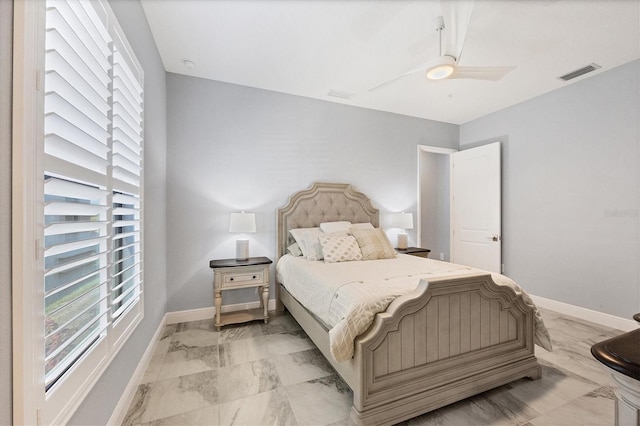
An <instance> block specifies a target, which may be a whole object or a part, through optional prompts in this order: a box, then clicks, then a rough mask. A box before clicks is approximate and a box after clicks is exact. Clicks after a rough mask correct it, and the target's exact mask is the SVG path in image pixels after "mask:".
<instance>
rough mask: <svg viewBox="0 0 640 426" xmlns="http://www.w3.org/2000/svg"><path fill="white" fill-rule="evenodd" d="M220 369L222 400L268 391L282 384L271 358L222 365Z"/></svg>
mask: <svg viewBox="0 0 640 426" xmlns="http://www.w3.org/2000/svg"><path fill="white" fill-rule="evenodd" d="M218 371H219V381H218V383H219V385H218V386H219V392H220V400H221V401H232V400H234V399H238V398H243V397H246V396H250V395H255V394H257V393H260V392H266V391H269V390H272V389H275V388H277V387H278V386H280V384H281V383H280V378H279V377H278V373H277V371H276V367H275V366H274V365H273V362H272V361H271V360H269V359H261V360H258V361H252V362H247V363H245V364H239V365H231V366H228V367H220V368H219V370H218Z"/></svg>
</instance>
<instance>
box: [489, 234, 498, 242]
mask: <svg viewBox="0 0 640 426" xmlns="http://www.w3.org/2000/svg"><path fill="white" fill-rule="evenodd" d="M487 240H491V241H500V236H499V235H494V236H493V237H487Z"/></svg>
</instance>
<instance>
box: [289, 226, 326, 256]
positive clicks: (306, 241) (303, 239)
mask: <svg viewBox="0 0 640 426" xmlns="http://www.w3.org/2000/svg"><path fill="white" fill-rule="evenodd" d="M289 232H291V235H293V238H295V240H296V242H297V243H298V245H299V246H300V250H302V255H303V256H304V257H305V258H307V260H322V258H323V256H322V246H321V245H320V241H319V240H318V236H320V235H322V234H324V233H323V232H322V230H321V229H320V228H298V229H292V230H291V231H289Z"/></svg>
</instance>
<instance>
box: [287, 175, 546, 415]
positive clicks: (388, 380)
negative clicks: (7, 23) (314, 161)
mask: <svg viewBox="0 0 640 426" xmlns="http://www.w3.org/2000/svg"><path fill="white" fill-rule="evenodd" d="M339 220H348V221H351V222H352V223H358V222H370V223H372V224H373V225H374V226H378V223H379V218H378V210H377V209H375V208H373V206H372V205H371V202H370V201H369V199H368V198H367V197H366V196H365V195H364V194H362V193H360V192H357V191H355V190H354V189H353V188H352V187H351V186H350V185H347V184H335V183H314V184H313V185H312V187H311V188H310V189H307V190H304V191H301V192H298V193H295V194H293V195H292V196H291V198H290V199H289V202H288V203H287V205H286V206H284V207H283V208H281V209H279V210H278V222H277V240H278V247H277V252H276V255H277V256H278V257H280V256H282V255H283V254H285V252H286V248H287V246H288V245H289V244H291V243H292V242H293V240H292V239H291V237H290V235H289V230H291V229H295V228H309V227H316V226H319V224H320V223H322V222H333V221H339ZM276 293H277V302H278V308H279V309H282V308H283V305H284V307H286V308H287V310H289V312H290V313H291V315H292V316H293V317H294V318H295V319H296V320H297V321H298V323H299V324H300V326H301V327H302V328H303V329H304V330H305V332H306V333H307V334H308V335H309V337H310V338H311V339H312V340H313V342H314V343H315V344H316V346H317V347H318V348H319V349H320V351H321V352H322V353H323V354H324V356H325V357H326V358H327V360H328V361H329V362H330V363H331V364H332V366H333V367H334V368H335V369H336V371H337V372H338V373H339V374H340V375H341V376H342V378H343V379H344V381H345V382H346V383H347V384H348V385H349V387H350V388H351V390H352V391H353V407H352V409H351V419H352V420H353V421H354V422H355V423H356V424H376V425H377V424H393V423H397V422H400V421H403V420H407V419H410V418H412V417H415V416H418V415H420V414H423V413H426V412H429V411H432V410H435V409H437V408H440V407H442V406H445V405H448V404H451V403H453V402H456V401H460V400H462V399H465V398H468V397H470V396H472V395H476V394H478V393H481V392H484V391H486V390H488V389H491V388H494V387H496V386H500V385H503V384H505V383H509V382H511V381H514V380H517V379H520V378H523V377H529V378H531V379H538V378H540V377H541V369H540V366H539V365H538V362H537V360H536V358H535V356H534V348H533V345H534V344H533V335H534V318H535V316H534V315H535V314H534V311H533V310H532V309H531V308H529V307H527V306H526V305H525V304H524V302H523V301H522V299H521V298H519V297H517V296H516V294H515V292H513V291H512V290H511V289H510V288H508V287H504V286H498V285H497V284H496V283H495V282H493V280H492V279H491V275H489V274H486V275H475V276H469V275H466V276H460V277H453V278H447V279H439V280H432V281H430V282H426V280H421V281H420V284H419V285H418V287H417V288H416V290H415V291H414V292H413V293H411V294H408V295H405V296H402V297H399V298H397V299H396V300H395V301H393V302H392V303H391V304H390V305H389V307H388V308H387V310H386V311H385V312H382V313H379V314H377V315H376V317H375V319H374V321H373V324H372V325H371V327H370V328H369V329H368V330H367V331H366V332H364V333H363V334H361V335H360V336H358V337H357V339H356V341H355V352H354V356H353V358H352V359H351V360H349V361H346V362H340V363H338V362H336V361H335V360H334V359H333V357H332V356H331V353H330V351H329V335H328V330H327V329H326V327H325V326H324V325H323V324H322V323H321V322H319V321H318V320H317V319H316V317H315V316H314V315H312V314H311V313H310V312H309V311H307V310H306V309H305V308H304V307H303V306H302V305H301V304H300V303H299V302H298V301H297V300H296V299H295V298H293V297H292V296H291V294H289V293H288V292H287V290H286V289H285V288H284V287H283V286H282V285H281V283H279V282H276Z"/></svg>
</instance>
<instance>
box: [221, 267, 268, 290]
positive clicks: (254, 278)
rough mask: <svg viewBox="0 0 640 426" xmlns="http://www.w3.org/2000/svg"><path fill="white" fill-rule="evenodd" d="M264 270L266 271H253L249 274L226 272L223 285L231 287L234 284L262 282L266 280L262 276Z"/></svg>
mask: <svg viewBox="0 0 640 426" xmlns="http://www.w3.org/2000/svg"><path fill="white" fill-rule="evenodd" d="M263 272H264V271H257V272H251V273H248V274H237V273H228V274H224V275H223V281H222V283H223V284H222V286H223V287H229V286H234V285H243V284H256V283H262V282H263V280H264V277H263V276H262V273H263Z"/></svg>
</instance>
